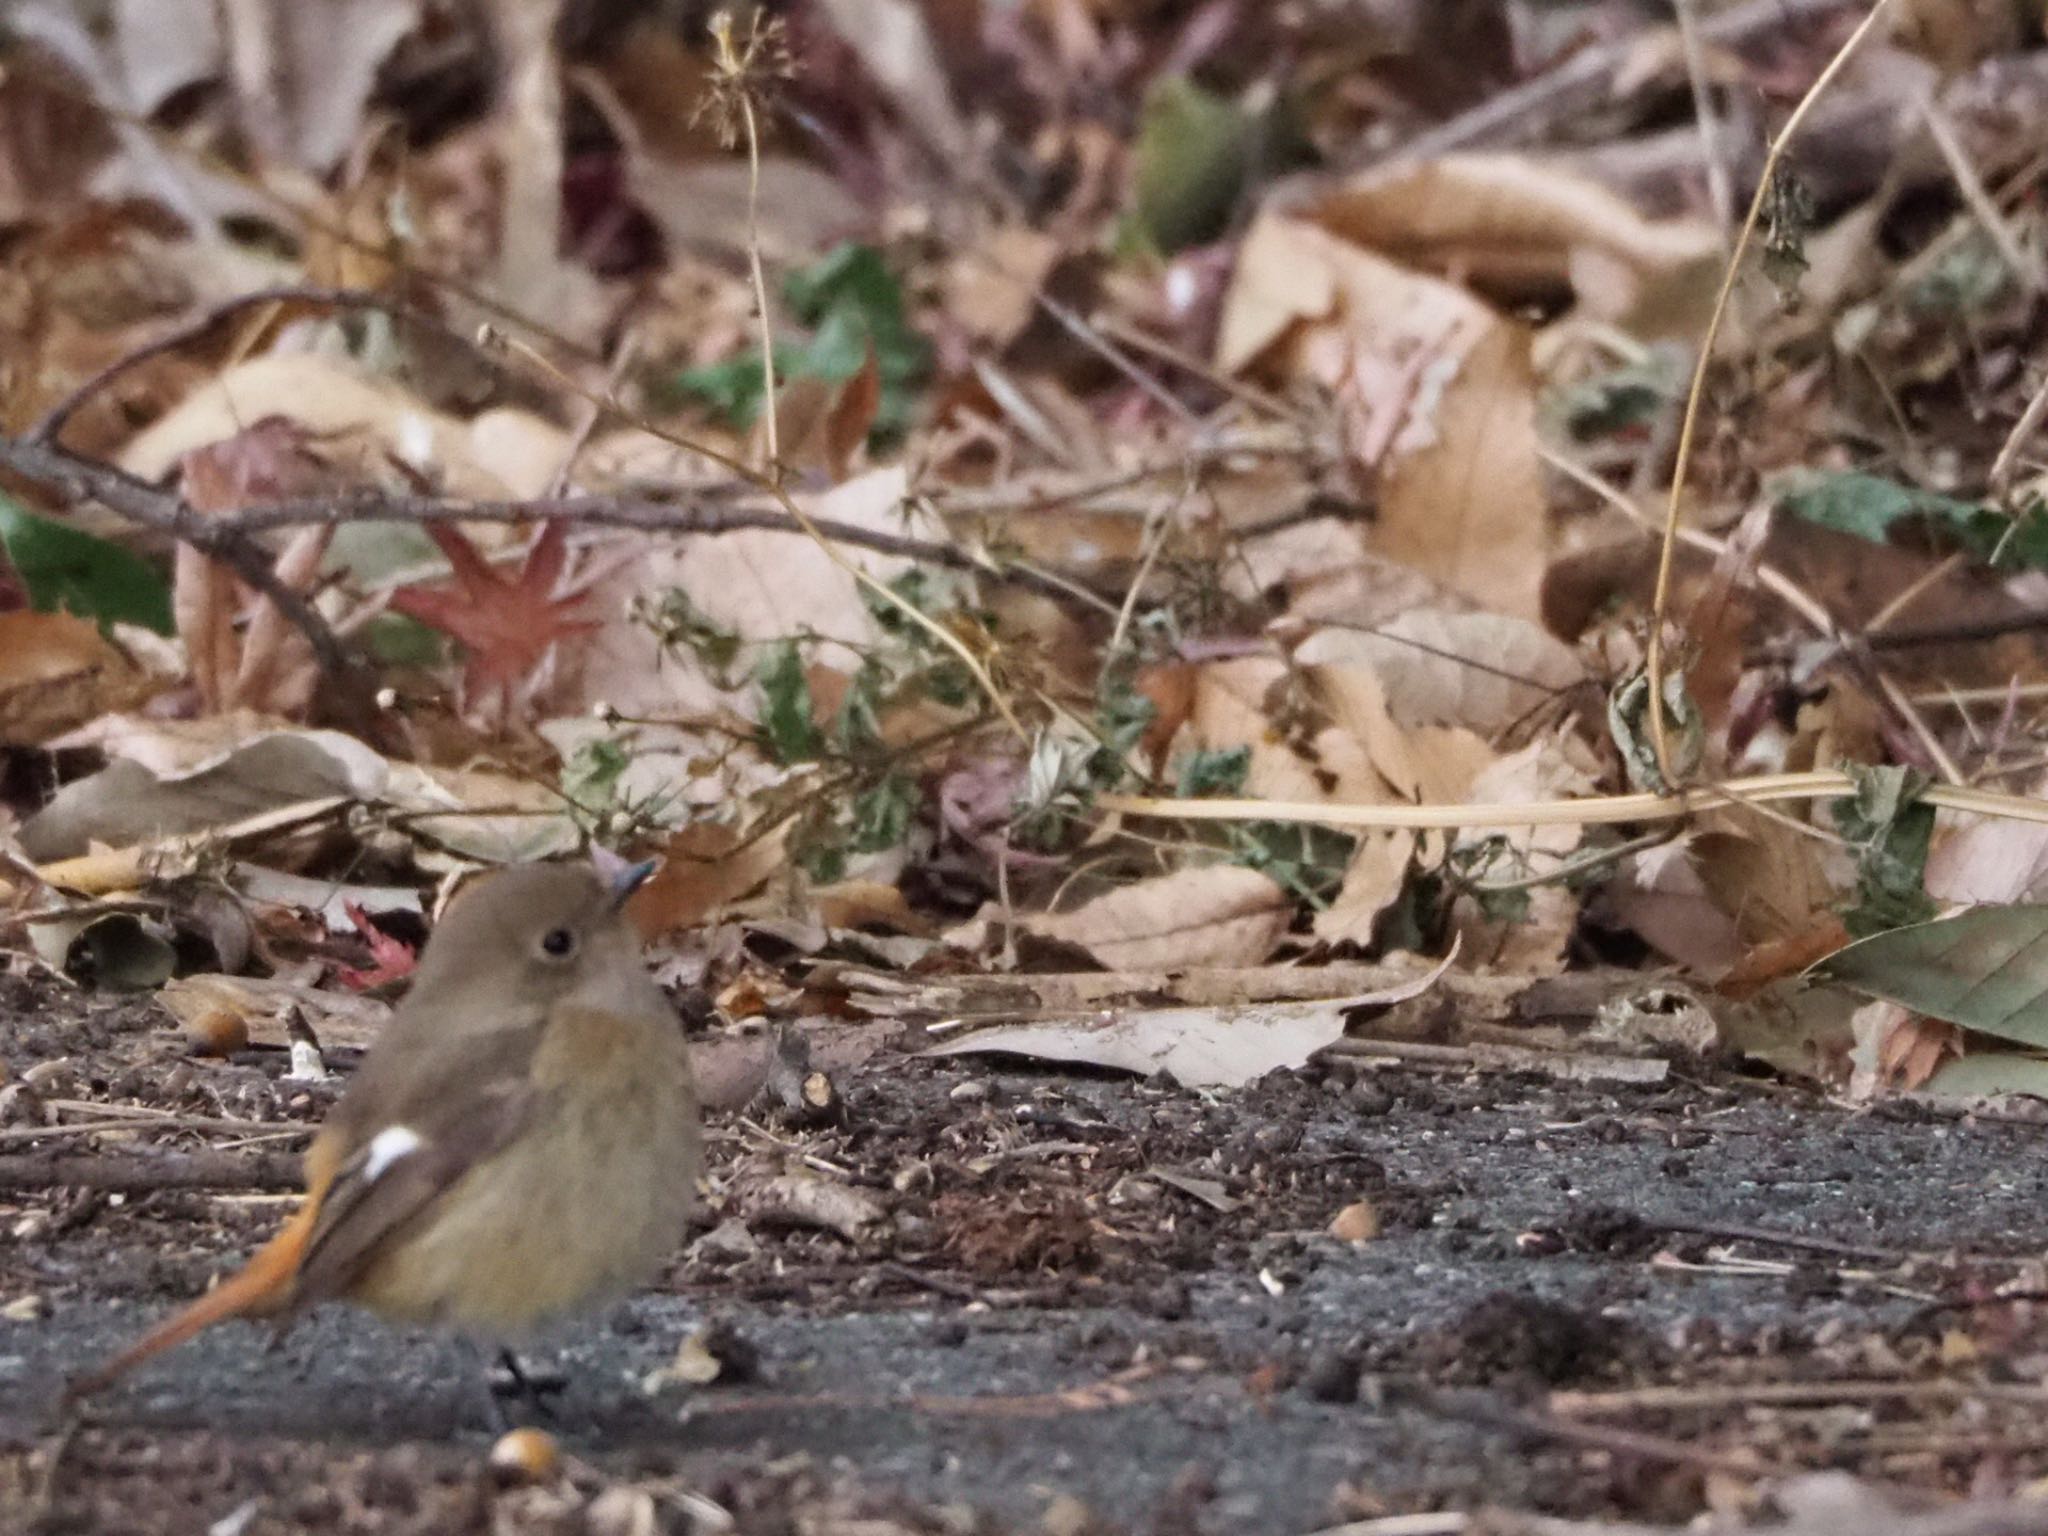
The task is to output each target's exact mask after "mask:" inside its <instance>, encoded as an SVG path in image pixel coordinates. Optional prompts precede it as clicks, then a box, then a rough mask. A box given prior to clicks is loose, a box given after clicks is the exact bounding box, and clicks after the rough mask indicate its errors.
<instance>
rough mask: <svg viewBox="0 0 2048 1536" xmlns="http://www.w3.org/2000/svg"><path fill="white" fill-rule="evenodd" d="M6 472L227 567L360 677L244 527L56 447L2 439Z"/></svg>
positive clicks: (324, 660)
mask: <svg viewBox="0 0 2048 1536" xmlns="http://www.w3.org/2000/svg"><path fill="white" fill-rule="evenodd" d="M0 468H5V469H10V470H12V471H14V473H16V474H18V475H20V476H22V477H23V478H24V479H28V480H32V481H34V482H35V483H36V484H37V485H39V486H42V487H43V488H44V489H45V490H47V491H50V492H51V493H53V494H54V495H56V496H57V497H59V498H60V499H61V500H63V501H66V502H80V501H97V502H99V503H100V505H102V506H104V507H106V508H107V509H108V510H109V511H111V512H113V513H115V514H117V515H118V516H121V517H125V518H126V519H127V520H128V521H129V522H131V523H139V524H141V525H142V526H143V527H145V528H149V529H152V530H154V531H155V532H157V533H162V534H168V535H169V536H170V537H171V538H174V539H177V540H179V541H180V542H182V543H184V544H186V545H189V546H190V547H191V548H193V549H195V550H197V551H198V552H199V553H200V554H202V555H204V556H206V557H207V558H208V559H209V560H216V561H218V562H220V564H222V565H224V566H226V567H227V568H228V569H229V570H231V571H233V572H234V573H235V574H236V575H237V576H239V577H241V578H242V580H243V581H245V582H247V583H248V584H249V586H250V587H251V588H253V589H254V590H255V591H256V592H258V593H259V594H261V595H262V596H263V597H265V598H267V599H269V600H270V602H271V603H272V604H273V605H275V606H276V608H277V611H278V612H279V613H281V614H283V615H284V617H285V618H287V619H289V620H290V621H291V623H292V625H293V626H294V627H295V628H296V629H297V630H298V631H299V633H301V634H302V635H304V636H305V637H306V643H307V645H309V646H310V647H311V648H312V651H313V658H314V660H316V661H317V662H319V664H320V667H321V670H323V671H325V672H327V673H328V674H330V675H331V676H333V677H336V678H339V679H350V678H355V677H357V676H358V675H359V668H358V667H357V664H356V662H355V660H354V658H352V657H351V656H350V655H349V654H348V652H347V651H346V650H344V649H343V648H342V644H341V641H340V639H339V638H337V637H336V635H335V633H334V631H333V630H332V629H331V628H329V627H328V623H327V621H326V620H325V619H323V618H321V617H320V615H319V614H318V613H316V612H315V611H314V609H313V606H312V605H311V604H310V603H308V602H307V601H306V600H305V599H304V598H303V597H301V596H300V595H299V594H298V593H296V592H294V591H293V590H292V589H291V588H290V587H288V586H286V585H285V584H284V583H283V582H282V581H280V580H279V579H278V577H277V572H276V571H275V570H274V569H273V568H272V565H271V560H270V556H269V554H268V553H266V552H265V550H264V548H263V546H262V545H261V544H258V543H257V542H256V541H255V540H254V539H252V538H251V537H250V536H249V534H248V533H247V532H245V531H244V530H243V529H242V528H240V527H238V526H236V525H235V524H233V523H231V522H224V521H218V520H216V519H213V518H209V517H204V516H202V515H201V514H199V513H197V512H195V511H193V510H192V508H191V507H190V506H188V505H187V504H186V503H185V501H184V499H183V498H182V497H179V496H175V495H173V494H171V493H169V492H167V491H162V490H159V489H157V487H155V486H153V485H150V484H149V483H148V482H147V481H143V480H138V479H136V478H135V477H134V476H133V475H130V474H128V473H127V472H126V471H125V470H120V469H116V468H115V467H114V466H113V465H111V464H102V463H99V462H97V461H95V460H91V459H85V458H81V457H79V456H78V455H77V454H74V453H70V452H67V451H66V450H64V449H62V448H59V447H57V446H56V445H55V444H54V443H48V442H39V441H36V440H34V439H30V438H9V437H0Z"/></svg>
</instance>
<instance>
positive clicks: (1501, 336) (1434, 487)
mask: <svg viewBox="0 0 2048 1536" xmlns="http://www.w3.org/2000/svg"><path fill="white" fill-rule="evenodd" d="M1217 353H1218V362H1219V365H1220V366H1221V367H1223V368H1225V369H1226V370H1232V371H1234V370H1236V369H1239V368H1242V367H1244V366H1246V365H1248V364H1250V363H1251V362H1252V361H1253V360H1254V359H1257V358H1261V357H1263V358H1265V359H1266V361H1267V364H1268V366H1270V367H1271V368H1273V369H1275V370H1276V371H1278V372H1279V373H1281V374H1283V375H1292V376H1298V377H1305V378H1308V379H1312V380H1314V381H1315V382H1317V383H1319V384H1321V385H1323V386H1324V387H1325V388H1328V389H1330V390H1331V391H1333V392H1334V393H1335V394H1336V395H1337V397H1338V400H1339V402H1340V404H1341V405H1342V406H1343V408H1344V413H1345V423H1346V435H1347V439H1348V444H1349V447H1350V449H1351V451H1352V454H1353V456H1354V457H1355V458H1357V459H1358V461H1359V463H1360V465H1361V467H1362V468H1364V469H1366V470H1368V471H1371V472H1372V473H1373V474H1374V475H1375V477H1376V480H1377V489H1378V494H1379V518H1378V522H1377V524H1376V533H1375V538H1374V545H1375V547H1376V548H1378V549H1379V550H1380V551H1381V552H1383V553H1385V554H1387V555H1389V556H1391V557H1392V558H1393V559H1395V560H1398V561H1400V562H1402V563H1403V564H1406V565H1411V566H1413V567H1414V568H1415V569H1417V570H1419V571H1421V572H1423V573H1424V574H1425V575H1428V576H1431V577H1434V578H1436V579H1437V580H1440V581H1442V582H1443V583H1444V584H1445V585H1447V586H1449V587H1451V588H1452V589H1454V590H1455V591H1458V592H1460V593H1462V594H1463V595H1464V596H1467V597H1469V598H1472V599H1473V600H1474V601H1475V602H1478V603H1479V604H1481V605H1482V606H1484V607H1486V608H1489V609H1491V610H1493V611H1495V612H1499V613H1508V614H1513V615H1515V616H1518V617H1524V618H1532V619H1533V618H1535V617H1537V615H1538V610H1539V603H1538V593H1539V588H1540V585H1541V581H1542V571H1543V557H1544V553H1545V503H1544V498H1543V486H1542V480H1541V475H1540V472H1539V466H1538V461H1537V456H1536V449H1537V443H1536V397H1535V377H1534V373H1533V370H1532V367H1531V364H1530V358H1529V336H1528V333H1527V332H1526V331H1525V330H1524V329H1523V328H1522V327H1520V326H1517V325H1514V324H1511V323H1510V322H1508V321H1506V320H1504V319H1502V318H1500V317H1499V316H1498V315H1496V314H1494V313H1493V312H1492V311H1491V310H1489V309H1488V308H1487V307H1486V306H1485V305H1484V304H1482V303H1480V302H1479V301H1478V300H1477V299H1475V298H1473V297H1472V296H1471V295H1470V294H1468V293H1466V292H1464V291H1463V290H1462V289H1459V288H1457V287H1454V286H1453V285H1452V284H1450V283H1447V282H1444V281H1442V280H1441V279H1439V278H1434V277H1427V276H1424V275H1422V274H1420V273H1416V272H1412V271H1409V270H1408V269H1406V268H1403V267H1401V266H1398V265H1396V264H1395V263H1393V262H1390V261H1387V260H1386V259H1384V258H1383V257H1380V256H1378V255H1375V254H1374V253H1372V252H1370V251H1367V250H1364V249H1362V248H1361V247H1359V246H1357V245H1354V244H1351V243H1349V242H1347V241H1345V240H1343V239H1341V238H1340V237H1338V236H1336V235H1333V234H1331V233H1330V232H1329V231H1328V230H1326V229H1323V228H1321V227H1319V226H1318V225H1316V224H1314V223H1311V222H1309V221H1307V220H1304V219H1298V218H1290V217H1286V216H1283V215H1277V214H1268V215H1266V216H1265V217H1264V218H1262V219H1261V220H1260V222H1259V223H1258V224H1257V225H1255V226H1254V227H1253V230H1252V232H1251V234H1250V235H1249V236H1247V237H1246V239H1245V243H1244V247H1243V250H1242V252H1241V253H1240V255H1239V258H1238V268H1237V274H1236V278H1235V280H1234V282H1233V284H1232V287H1231V291H1230V294H1229V297H1228V299H1227V300H1226V304H1225V309H1224V316H1223V321H1222V328H1221V332H1220V337H1219V341H1218V343H1217Z"/></svg>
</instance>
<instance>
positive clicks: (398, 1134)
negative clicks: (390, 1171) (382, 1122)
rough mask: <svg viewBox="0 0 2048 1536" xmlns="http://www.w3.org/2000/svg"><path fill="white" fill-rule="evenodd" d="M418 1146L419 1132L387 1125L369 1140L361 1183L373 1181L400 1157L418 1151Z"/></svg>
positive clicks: (401, 1126) (406, 1127)
mask: <svg viewBox="0 0 2048 1536" xmlns="http://www.w3.org/2000/svg"><path fill="white" fill-rule="evenodd" d="M420 1146H421V1142H420V1135H419V1132H417V1131H415V1130H413V1129H412V1128H411V1127H410V1126H404V1125H387V1126H386V1127H385V1128H384V1129H383V1130H381V1131H379V1132H378V1133H377V1134H376V1135H375V1136H372V1137H371V1138H370V1146H369V1151H368V1155H367V1156H365V1157H364V1159H363V1181H364V1182H365V1183H369V1182H370V1181H372V1180H374V1179H375V1178H377V1176H378V1175H380V1174H381V1173H383V1172H384V1170H385V1169H387V1168H389V1167H390V1166H391V1165H392V1164H393V1163H395V1162H397V1161H398V1160H399V1159H400V1158H401V1157H407V1156H410V1155H411V1154H412V1153H414V1152H417V1151H419V1149H420Z"/></svg>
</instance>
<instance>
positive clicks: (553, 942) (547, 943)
mask: <svg viewBox="0 0 2048 1536" xmlns="http://www.w3.org/2000/svg"><path fill="white" fill-rule="evenodd" d="M540 947H541V951H542V952H543V953H544V954H549V955H553V956H554V957H555V958H556V959H557V960H560V959H561V958H563V957H564V956H565V955H567V954H568V953H569V951H570V950H572V949H574V948H575V947H576V935H575V934H573V933H571V932H570V931H569V930H568V929H566V928H550V929H549V930H548V931H547V932H546V933H544V934H542V935H541V940H540Z"/></svg>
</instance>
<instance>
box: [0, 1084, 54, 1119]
mask: <svg viewBox="0 0 2048 1536" xmlns="http://www.w3.org/2000/svg"><path fill="white" fill-rule="evenodd" d="M48 1123H49V1122H48V1118H47V1116H46V1115H45V1114H44V1111H43V1099H42V1095H41V1094H39V1093H37V1092H36V1091H35V1089H33V1088H31V1087H30V1086H29V1085H28V1084H27V1083H26V1082H20V1083H9V1084H8V1085H7V1086H6V1087H5V1088H0V1125H27V1126H36V1125H46V1124H48Z"/></svg>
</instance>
